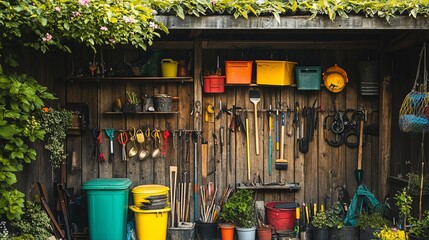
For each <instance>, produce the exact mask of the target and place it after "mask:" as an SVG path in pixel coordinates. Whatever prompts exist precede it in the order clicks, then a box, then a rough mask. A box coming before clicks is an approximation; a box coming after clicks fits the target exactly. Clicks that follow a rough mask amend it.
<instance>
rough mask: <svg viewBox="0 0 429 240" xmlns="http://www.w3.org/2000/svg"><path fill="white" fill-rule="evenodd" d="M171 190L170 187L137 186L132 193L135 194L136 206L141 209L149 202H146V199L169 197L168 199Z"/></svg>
mask: <svg viewBox="0 0 429 240" xmlns="http://www.w3.org/2000/svg"><path fill="white" fill-rule="evenodd" d="M169 190H170V188H169V187H166V186H163V185H156V184H147V185H140V186H137V187H135V188H133V189H132V190H131V192H132V193H133V200H134V205H135V206H136V207H137V208H140V207H141V206H142V203H143V202H149V200H145V198H147V197H150V196H157V195H167V197H168V191H169ZM167 199H168V198H167Z"/></svg>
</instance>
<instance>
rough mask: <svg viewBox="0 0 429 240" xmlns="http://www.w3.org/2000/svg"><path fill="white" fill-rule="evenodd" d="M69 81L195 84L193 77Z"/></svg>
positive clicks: (98, 78) (73, 79)
mask: <svg viewBox="0 0 429 240" xmlns="http://www.w3.org/2000/svg"><path fill="white" fill-rule="evenodd" d="M67 81H68V82H70V83H73V82H124V81H129V82H134V81H135V82H146V81H147V82H169V83H185V82H193V81H194V80H193V78H192V77H136V76H130V77H69V78H67Z"/></svg>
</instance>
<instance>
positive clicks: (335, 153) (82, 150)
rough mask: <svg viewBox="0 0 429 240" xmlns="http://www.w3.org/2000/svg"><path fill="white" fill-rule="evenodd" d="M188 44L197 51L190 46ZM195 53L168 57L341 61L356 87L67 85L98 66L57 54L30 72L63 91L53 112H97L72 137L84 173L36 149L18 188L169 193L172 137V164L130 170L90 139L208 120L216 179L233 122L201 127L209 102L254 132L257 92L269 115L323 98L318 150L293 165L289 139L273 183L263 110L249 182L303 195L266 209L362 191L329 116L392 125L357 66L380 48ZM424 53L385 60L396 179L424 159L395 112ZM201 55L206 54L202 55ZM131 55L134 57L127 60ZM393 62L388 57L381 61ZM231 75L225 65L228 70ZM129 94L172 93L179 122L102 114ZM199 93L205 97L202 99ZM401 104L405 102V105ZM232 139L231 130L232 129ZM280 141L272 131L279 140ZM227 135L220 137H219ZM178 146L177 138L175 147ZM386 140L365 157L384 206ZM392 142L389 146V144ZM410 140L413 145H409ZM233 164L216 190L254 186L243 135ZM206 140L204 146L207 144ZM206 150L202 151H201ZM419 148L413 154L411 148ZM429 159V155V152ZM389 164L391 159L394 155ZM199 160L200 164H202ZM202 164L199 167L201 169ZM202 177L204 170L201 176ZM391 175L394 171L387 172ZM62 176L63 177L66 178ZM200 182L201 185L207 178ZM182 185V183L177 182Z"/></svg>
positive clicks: (205, 63) (197, 82) (109, 54)
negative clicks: (244, 112)
mask: <svg viewBox="0 0 429 240" xmlns="http://www.w3.org/2000/svg"><path fill="white" fill-rule="evenodd" d="M186 46H189V45H186ZM190 46H191V47H190V48H185V49H183V46H182V47H180V48H181V49H182V50H179V51H177V50H166V53H167V54H169V56H171V57H172V58H186V57H188V56H189V53H190V52H191V53H192V54H193V55H194V60H195V63H194V64H195V66H197V65H198V61H200V62H199V64H200V67H201V69H204V68H207V67H209V68H212V67H214V66H215V64H216V57H217V56H219V57H220V59H221V64H222V63H223V61H224V60H229V59H234V58H235V59H240V58H243V56H244V57H245V58H247V59H251V60H255V59H258V58H264V57H267V54H269V56H271V55H273V56H274V57H275V58H276V59H278V60H286V59H287V60H291V61H296V62H298V63H299V64H300V65H316V66H321V67H323V68H324V69H325V68H327V67H329V66H331V65H333V64H335V63H337V64H338V65H339V66H341V67H342V68H344V69H345V70H346V71H347V72H348V74H349V79H350V82H349V83H348V85H347V87H346V89H345V91H343V92H341V93H339V94H334V95H333V94H331V93H329V92H328V91H326V89H324V88H323V87H322V90H321V91H320V92H318V91H316V92H312V91H309V92H302V91H297V90H296V88H294V87H272V86H271V87H270V86H264V87H262V86H226V87H225V93H222V94H205V93H201V76H200V75H199V72H198V71H196V72H194V74H193V76H192V77H193V79H194V82H193V83H165V82H162V83H157V82H146V81H141V82H134V81H123V82H102V81H99V82H85V81H75V82H73V83H67V82H66V81H65V79H66V76H67V75H68V74H70V73H71V67H72V62H73V64H74V66H75V69H77V68H79V67H77V66H82V67H83V69H84V68H85V67H86V66H87V62H88V61H91V59H92V58H93V56H92V52H91V50H90V49H83V48H79V49H76V50H74V52H73V55H72V56H71V55H66V54H63V53H49V54H45V55H42V54H34V55H31V56H34V58H33V57H31V58H28V57H27V58H25V59H27V62H26V63H25V64H23V71H25V72H28V73H29V74H30V75H33V76H35V77H36V79H38V80H39V81H40V82H41V83H42V84H44V85H47V86H48V87H49V89H50V90H51V91H53V92H55V93H57V96H58V98H59V100H58V101H54V102H52V103H50V104H52V105H53V106H55V105H58V104H59V105H62V106H64V105H66V104H67V103H76V102H81V103H88V104H89V109H90V111H89V113H90V115H89V116H90V121H89V122H90V124H89V127H88V129H87V131H86V132H85V133H84V134H82V135H70V136H68V139H67V152H68V153H69V156H70V155H71V153H72V152H73V151H75V152H76V153H77V156H78V160H79V169H78V170H73V171H72V170H71V169H70V161H71V159H70V158H68V159H67V160H66V162H65V168H64V169H63V170H64V171H63V174H61V171H58V170H54V171H52V170H51V168H50V166H49V162H48V155H47V154H46V151H44V150H43V147H41V146H38V152H40V153H43V154H42V155H39V156H38V161H37V162H34V163H32V164H31V165H30V166H29V167H28V168H26V169H25V171H24V172H23V173H22V174H21V176H20V179H22V181H20V182H19V188H20V189H22V190H23V191H27V190H28V189H29V186H30V184H31V182H33V181H42V182H45V183H47V185H48V186H49V185H52V184H53V182H54V181H64V182H66V183H67V186H68V187H74V188H75V194H80V193H81V191H80V187H81V185H82V184H83V183H84V182H85V181H87V180H89V179H91V178H96V177H128V178H130V179H131V180H132V181H133V185H134V186H137V185H140V184H150V183H156V184H164V185H169V176H168V175H169V172H168V171H169V166H170V165H176V164H177V159H178V152H177V151H178V148H177V146H175V148H173V143H172V140H173V138H170V142H169V146H168V153H167V156H166V157H165V158H159V159H155V160H153V159H150V158H149V159H146V160H144V161H139V160H137V159H135V158H134V159H130V160H129V161H128V162H122V161H121V159H120V150H121V149H120V146H119V145H118V144H117V143H116V142H115V145H114V146H115V149H114V152H115V160H114V161H113V162H112V163H100V162H97V160H96V159H91V154H92V150H93V148H94V137H93V135H92V132H91V131H92V129H93V128H108V127H112V128H115V129H124V130H126V129H128V128H129V127H132V126H136V127H142V128H147V127H149V128H153V127H159V128H161V129H172V130H178V129H188V130H191V129H193V128H194V127H196V126H198V122H201V127H202V134H201V136H202V137H203V138H204V139H205V140H207V141H208V149H209V151H208V153H209V154H208V156H209V161H208V162H209V164H208V171H209V172H210V171H211V170H212V169H213V164H214V161H213V160H214V159H213V154H214V153H213V137H212V134H213V133H216V134H218V133H219V130H218V129H219V127H220V126H224V127H225V129H226V130H227V126H228V124H229V120H230V117H229V116H227V115H224V116H223V117H222V118H221V119H218V120H216V119H215V118H214V115H210V116H209V121H208V122H205V121H204V120H203V113H204V112H203V109H204V107H205V106H206V105H207V104H212V105H214V106H215V107H216V114H217V113H218V111H219V108H218V106H219V100H222V104H223V105H224V106H227V107H228V108H231V107H232V105H234V104H235V105H237V106H240V107H243V108H247V109H249V126H250V133H251V134H252V133H253V131H254V129H253V126H254V124H253V114H254V112H253V111H252V110H251V109H253V105H252V103H251V102H250V101H249V90H250V89H256V90H259V91H260V93H261V102H260V103H259V109H260V110H264V109H267V108H269V105H270V104H271V105H272V106H273V107H274V108H275V107H277V105H278V103H283V102H285V103H287V104H289V105H290V106H291V105H292V104H293V103H294V102H296V101H299V103H300V106H312V104H313V102H314V100H315V99H318V103H317V105H318V106H320V107H321V110H324V111H320V112H319V113H318V116H319V123H318V127H317V131H316V132H315V138H314V140H313V141H312V142H311V144H310V150H309V152H308V153H307V154H301V153H300V154H298V157H297V158H295V153H294V147H295V146H294V144H296V141H294V140H293V139H292V138H291V137H289V136H287V137H286V144H285V156H286V158H287V159H288V160H289V168H288V170H287V171H276V170H274V171H273V175H272V176H269V175H268V173H267V136H268V132H267V131H268V124H267V114H266V113H265V112H264V111H261V113H260V115H259V118H258V119H259V129H258V132H259V136H260V138H259V139H260V146H261V154H260V155H259V156H256V155H255V154H254V147H253V146H254V139H253V138H251V146H252V147H251V153H252V158H251V176H252V179H253V177H254V176H255V174H256V173H257V172H259V173H260V174H261V177H262V180H263V182H277V181H283V182H284V181H286V182H298V183H299V184H300V186H301V189H300V190H299V191H296V192H293V191H292V192H290V191H285V190H265V191H261V193H262V194H258V198H259V200H265V201H277V200H282V201H294V200H295V201H297V202H303V201H316V200H317V201H319V202H322V201H323V199H324V198H325V197H329V199H328V203H329V201H333V200H335V199H336V193H335V187H336V186H343V185H344V186H346V187H347V189H348V190H349V192H350V193H352V192H353V191H354V189H355V187H356V181H355V179H354V175H353V171H354V169H355V168H356V162H357V161H356V159H357V149H351V148H348V147H346V146H342V147H340V148H332V147H329V146H328V145H327V144H326V143H325V141H324V139H323V121H322V120H323V118H324V117H325V116H326V115H327V114H328V113H329V112H330V110H332V109H333V104H332V101H331V97H332V96H333V97H334V99H335V101H336V107H337V108H338V109H345V108H359V107H365V108H367V109H368V111H369V118H368V119H369V121H368V122H367V123H366V124H367V125H369V124H375V125H378V123H379V122H380V123H381V126H383V125H384V123H385V121H386V120H385V119H381V120H380V116H379V109H380V100H379V97H377V96H361V95H360V94H359V91H358V86H359V81H360V80H361V79H360V76H359V72H358V67H357V66H358V65H357V63H358V62H359V61H361V60H365V59H367V58H368V56H371V57H374V56H376V57H377V58H378V57H380V56H381V55H378V53H377V54H375V55H374V49H373V48H370V49H362V48H358V49H353V48H350V49H347V48H346V49H342V48H340V49H309V48H306V49H293V50H284V49H279V50H278V51H276V50H272V51H271V53H268V52H267V51H264V50H263V49H247V50H231V49H204V50H203V49H201V48H200V47H201V46H198V44H196V47H195V48H194V45H192V44H191V45H190ZM419 49H420V47H419V46H416V47H413V48H410V49H405V50H404V51H401V52H400V53H398V54H396V53H394V54H392V55H390V56H388V58H389V61H388V62H387V61H385V62H384V65H387V66H389V65H390V64H392V66H393V67H392V69H384V71H386V72H390V71H392V73H393V74H392V79H393V80H392V82H394V83H395V84H393V85H392V92H391V94H392V96H393V98H392V99H393V104H392V136H391V138H389V139H388V140H387V141H392V142H391V144H392V156H391V160H392V164H391V166H392V168H391V172H392V174H397V173H399V172H401V169H402V168H401V167H399V166H400V163H401V162H402V161H403V160H404V156H414V157H412V158H413V159H414V158H415V155H416V152H417V151H416V148H417V147H416V146H417V145H418V144H417V142H418V141H419V140H418V139H417V138H416V137H415V136H410V135H406V134H402V133H400V132H399V131H398V130H397V129H396V127H395V126H396V120H395V119H397V118H395V116H397V115H396V113H397V111H398V109H399V108H398V106H399V104H400V101H401V100H402V98H403V97H402V96H405V94H406V92H407V89H408V88H409V86H410V82H409V81H412V79H413V77H410V76H414V73H415V64H413V63H415V62H416V61H417V58H416V56H417V54H418V53H417V52H418V50H419ZM198 51H201V52H200V53H201V55H200V54H199V52H198ZM124 52H126V54H124ZM139 56H144V53H143V52H140V51H138V50H130V49H116V50H109V51H104V58H105V59H106V63H107V64H112V65H114V64H117V63H121V62H122V61H130V60H132V59H135V58H136V57H139ZM381 60H385V59H381ZM221 67H222V68H223V65H222V66H221ZM379 80H380V83H382V82H383V81H384V78H383V75H382V72H380V79H379ZM127 90H135V91H137V92H139V93H141V94H143V93H147V94H149V95H150V94H154V93H162V92H167V93H169V94H171V95H174V96H178V97H179V101H178V102H177V109H178V112H179V113H178V114H172V115H136V116H128V115H106V114H104V112H106V111H110V110H111V107H112V103H113V100H114V99H115V98H116V97H122V98H123V99H124V97H125V94H126V91H127ZM195 94H197V95H195ZM400 96H401V97H400ZM196 99H201V100H202V105H201V106H202V112H201V115H200V117H199V118H198V119H195V117H194V116H191V115H190V112H191V105H193V104H194V103H195V100H196ZM225 134H227V131H225ZM273 136H274V132H273ZM218 137H219V134H218ZM403 139H407V141H406V142H407V144H403V141H402V140H403ZM176 140H177V139H176ZM379 140H380V139H379V138H378V137H377V136H368V138H367V142H366V144H365V146H364V150H363V156H364V157H363V159H364V160H363V169H364V171H365V175H364V180H363V182H364V184H365V185H367V186H368V187H369V188H370V189H371V191H373V192H374V193H376V195H377V197H379V198H381V197H383V196H381V194H380V191H379V188H380V184H379V180H380V179H379V176H380V172H381V171H384V170H385V169H381V167H380V164H379V158H380V157H379ZM384 140H386V139H384ZM408 140H409V141H408ZM232 141H233V143H232V144H233V148H232V150H233V152H232V156H233V158H232V159H233V166H234V169H235V170H234V171H231V172H230V171H229V170H228V169H227V168H226V159H227V155H229V153H228V152H227V151H226V148H224V152H223V157H222V159H223V162H222V163H220V162H219V161H220V155H219V154H220V151H219V148H218V149H217V154H216V156H217V158H216V159H217V161H216V164H217V167H216V170H217V171H216V183H217V184H218V185H219V186H220V188H223V187H225V186H226V184H235V183H238V182H245V181H247V172H246V168H247V165H246V159H245V141H244V138H243V135H242V134H241V133H233V138H232ZM200 142H201V139H200ZM200 142H199V143H200ZM408 143H410V144H409V146H411V148H407V146H408ZM103 151H104V154H105V155H106V156H108V138H107V136H106V135H105V134H104V137H103ZM193 152H194V149H193V146H192V144H191V149H190V161H189V163H187V164H185V165H184V166H183V169H179V170H180V171H179V175H182V176H183V171H188V172H189V175H188V177H190V178H188V179H193V177H192V174H193V167H194V166H193ZM198 154H199V155H200V154H201V151H200V144H198ZM277 155H278V152H276V151H275V150H273V160H274V159H276V158H277V157H276V156H277ZM426 155H427V154H426ZM388 157H390V156H388ZM198 159H199V161H201V158H200V156H199V157H198ZM199 166H201V162H199ZM198 172H199V173H200V172H201V169H199V170H198ZM387 174H390V173H387ZM61 176H63V177H64V178H65V179H61ZM213 176H214V175H209V176H208V179H207V181H213V180H214V179H213ZM199 177H200V179H199V182H200V183H202V179H201V175H200V176H199ZM179 178H180V177H179Z"/></svg>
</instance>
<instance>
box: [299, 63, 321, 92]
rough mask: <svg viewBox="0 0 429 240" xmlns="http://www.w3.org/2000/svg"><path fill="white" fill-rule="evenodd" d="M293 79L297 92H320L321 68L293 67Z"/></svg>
mask: <svg viewBox="0 0 429 240" xmlns="http://www.w3.org/2000/svg"><path fill="white" fill-rule="evenodd" d="M295 79H296V85H297V88H298V90H320V85H321V81H322V67H315V66H311V67H305V66H302V67H295Z"/></svg>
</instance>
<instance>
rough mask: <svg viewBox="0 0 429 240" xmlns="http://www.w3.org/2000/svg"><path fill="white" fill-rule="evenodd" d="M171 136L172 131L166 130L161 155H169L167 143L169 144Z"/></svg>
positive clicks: (163, 134)
mask: <svg viewBox="0 0 429 240" xmlns="http://www.w3.org/2000/svg"><path fill="white" fill-rule="evenodd" d="M169 136H170V131H168V130H164V132H163V133H162V139H163V141H162V149H161V156H162V157H165V156H166V155H167V144H168V137H169Z"/></svg>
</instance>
